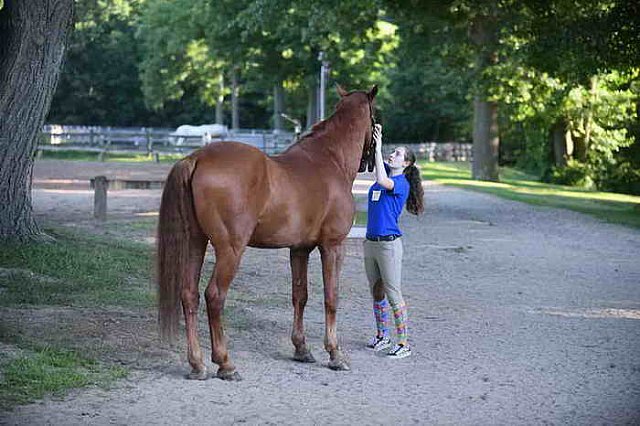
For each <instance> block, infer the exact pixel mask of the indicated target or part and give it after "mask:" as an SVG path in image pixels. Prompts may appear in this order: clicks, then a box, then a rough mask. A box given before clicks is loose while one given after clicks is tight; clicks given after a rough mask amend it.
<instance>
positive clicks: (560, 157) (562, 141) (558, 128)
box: [551, 118, 573, 167]
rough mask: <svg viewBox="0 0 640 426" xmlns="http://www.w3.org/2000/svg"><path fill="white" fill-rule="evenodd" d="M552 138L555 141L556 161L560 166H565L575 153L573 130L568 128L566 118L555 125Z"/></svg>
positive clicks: (554, 152)
mask: <svg viewBox="0 0 640 426" xmlns="http://www.w3.org/2000/svg"><path fill="white" fill-rule="evenodd" d="M551 138H552V141H553V159H554V163H555V165H556V166H558V167H565V166H566V165H567V161H568V160H569V159H570V158H571V155H572V154H573V141H572V139H571V132H570V131H569V130H568V129H567V121H566V120H565V119H564V118H561V119H559V120H558V121H556V123H555V124H554V125H553V128H552V129H551Z"/></svg>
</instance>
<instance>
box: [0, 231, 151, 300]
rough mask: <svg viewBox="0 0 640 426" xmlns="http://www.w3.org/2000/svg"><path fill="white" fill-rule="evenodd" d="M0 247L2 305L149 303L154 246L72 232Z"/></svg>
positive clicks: (0, 294)
mask: <svg viewBox="0 0 640 426" xmlns="http://www.w3.org/2000/svg"><path fill="white" fill-rule="evenodd" d="M48 232H49V233H50V234H51V235H54V236H55V238H56V241H55V242H54V243H48V244H42V243H27V244H19V243H7V244H3V245H2V246H0V268H2V273H0V306H21V305H47V306H125V307H148V306H151V305H152V303H153V294H152V292H151V290H150V288H149V282H150V279H151V270H152V264H151V259H152V248H150V247H148V246H146V245H144V244H141V243H132V242H125V241H119V240H115V239H105V238H99V237H92V236H88V235H82V234H76V233H69V232H67V231H52V230H49V231H48Z"/></svg>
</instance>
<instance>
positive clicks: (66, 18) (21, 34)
mask: <svg viewBox="0 0 640 426" xmlns="http://www.w3.org/2000/svg"><path fill="white" fill-rule="evenodd" d="M73 10H74V2H73V0H29V1H23V0H6V1H5V4H4V8H3V9H2V10H0V239H7V238H17V239H21V240H28V239H37V238H38V236H40V235H41V231H40V229H39V227H38V225H37V224H36V222H35V220H34V218H33V211H32V206H31V179H32V172H33V159H34V155H35V151H36V148H37V144H38V139H39V137H40V131H41V129H42V125H43V123H44V119H45V117H46V114H47V112H48V111H49V106H50V105H51V100H52V98H53V95H54V93H55V89H56V85H57V82H58V77H59V75H60V70H61V69H62V62H63V57H64V52H65V46H66V42H67V38H68V36H69V34H70V33H71V31H72V29H73Z"/></svg>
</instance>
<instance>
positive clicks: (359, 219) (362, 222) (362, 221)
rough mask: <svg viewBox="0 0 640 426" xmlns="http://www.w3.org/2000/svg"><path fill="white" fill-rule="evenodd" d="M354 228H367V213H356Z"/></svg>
mask: <svg viewBox="0 0 640 426" xmlns="http://www.w3.org/2000/svg"><path fill="white" fill-rule="evenodd" d="M354 225H356V226H367V212H366V211H365V212H361V211H356V217H355V223H354Z"/></svg>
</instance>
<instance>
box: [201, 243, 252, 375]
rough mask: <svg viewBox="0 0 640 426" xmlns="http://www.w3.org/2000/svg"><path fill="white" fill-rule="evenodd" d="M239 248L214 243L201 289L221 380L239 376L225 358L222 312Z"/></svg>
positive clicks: (226, 356) (214, 356)
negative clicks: (204, 287)
mask: <svg viewBox="0 0 640 426" xmlns="http://www.w3.org/2000/svg"><path fill="white" fill-rule="evenodd" d="M243 251H244V247H242V248H241V249H236V248H234V247H232V246H226V247H224V248H222V247H219V245H218V246H216V266H215V268H214V271H213V275H212V276H211V280H209V285H208V286H207V290H206V292H205V298H206V300H207V313H208V315H209V329H210V331H211V359H212V361H213V362H214V363H216V364H218V366H219V369H218V373H217V377H218V378H220V379H223V380H241V377H240V375H239V374H238V373H237V372H236V371H235V370H236V368H235V366H234V365H233V363H232V362H231V359H230V358H229V352H228V351H227V342H226V340H225V337H224V328H223V325H222V314H223V311H224V302H225V300H226V298H227V292H228V290H229V285H230V284H231V281H232V280H233V277H234V276H235V274H236V271H237V270H238V265H239V264H240V258H241V256H242V252H243Z"/></svg>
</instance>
